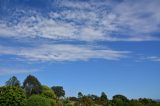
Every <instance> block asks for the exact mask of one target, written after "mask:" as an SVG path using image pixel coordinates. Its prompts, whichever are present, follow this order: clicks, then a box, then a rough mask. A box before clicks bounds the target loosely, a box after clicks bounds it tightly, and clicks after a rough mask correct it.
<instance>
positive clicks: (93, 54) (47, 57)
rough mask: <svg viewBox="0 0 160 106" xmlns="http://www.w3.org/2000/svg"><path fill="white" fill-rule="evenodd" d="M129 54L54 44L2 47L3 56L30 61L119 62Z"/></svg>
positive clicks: (0, 50)
mask: <svg viewBox="0 0 160 106" xmlns="http://www.w3.org/2000/svg"><path fill="white" fill-rule="evenodd" d="M128 53H129V52H127V51H115V50H111V49H100V48H98V49H96V48H94V47H86V46H77V45H65V44H53V45H42V46H39V47H32V48H12V47H3V46H1V47H0V54H1V55H15V56H18V57H19V58H25V59H27V60H29V61H77V60H89V59H106V60H119V59H121V58H126V57H127V55H128Z"/></svg>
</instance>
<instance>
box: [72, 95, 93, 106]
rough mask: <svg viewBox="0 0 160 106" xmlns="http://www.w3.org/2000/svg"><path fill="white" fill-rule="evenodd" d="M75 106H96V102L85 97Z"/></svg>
mask: <svg viewBox="0 0 160 106" xmlns="http://www.w3.org/2000/svg"><path fill="white" fill-rule="evenodd" d="M75 106H95V104H94V101H92V99H91V98H89V97H88V96H83V97H82V98H81V99H80V100H79V101H78V102H76V103H75Z"/></svg>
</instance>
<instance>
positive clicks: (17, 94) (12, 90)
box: [0, 86, 26, 106]
mask: <svg viewBox="0 0 160 106" xmlns="http://www.w3.org/2000/svg"><path fill="white" fill-rule="evenodd" d="M0 106H26V97H25V93H24V91H23V90H22V89H21V88H19V87H16V86H5V87H0Z"/></svg>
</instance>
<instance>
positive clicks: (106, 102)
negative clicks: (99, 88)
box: [100, 92, 108, 106]
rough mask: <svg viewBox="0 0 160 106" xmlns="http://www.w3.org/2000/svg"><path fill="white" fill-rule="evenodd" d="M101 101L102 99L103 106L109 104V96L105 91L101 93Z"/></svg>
mask: <svg viewBox="0 0 160 106" xmlns="http://www.w3.org/2000/svg"><path fill="white" fill-rule="evenodd" d="M100 101H101V105H103V106H107V105H108V98H107V95H106V94H105V93H104V92H102V93H101V96H100Z"/></svg>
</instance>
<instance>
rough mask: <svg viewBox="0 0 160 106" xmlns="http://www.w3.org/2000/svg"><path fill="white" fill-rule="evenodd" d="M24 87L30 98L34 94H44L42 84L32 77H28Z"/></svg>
mask: <svg viewBox="0 0 160 106" xmlns="http://www.w3.org/2000/svg"><path fill="white" fill-rule="evenodd" d="M23 87H24V89H25V91H26V93H27V95H28V96H30V95H32V94H40V93H41V92H42V88H41V83H40V82H39V81H38V79H37V78H36V77H34V76H32V75H29V76H27V78H26V79H25V80H24V83H23Z"/></svg>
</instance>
